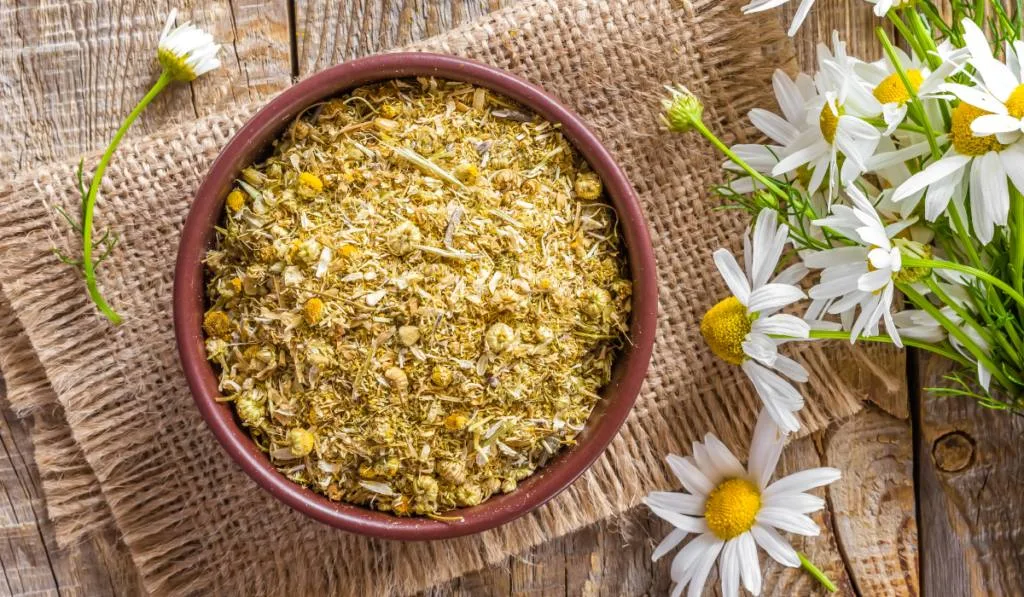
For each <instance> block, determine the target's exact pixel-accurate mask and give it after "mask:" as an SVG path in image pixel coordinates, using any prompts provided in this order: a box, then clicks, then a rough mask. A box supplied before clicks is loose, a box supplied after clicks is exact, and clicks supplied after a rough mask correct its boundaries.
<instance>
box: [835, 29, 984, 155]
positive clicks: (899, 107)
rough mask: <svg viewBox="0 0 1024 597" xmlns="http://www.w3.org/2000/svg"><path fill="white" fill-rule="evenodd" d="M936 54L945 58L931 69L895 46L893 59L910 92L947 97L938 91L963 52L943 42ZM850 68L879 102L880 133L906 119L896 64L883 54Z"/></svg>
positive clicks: (906, 95) (906, 98)
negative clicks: (883, 126)
mask: <svg viewBox="0 0 1024 597" xmlns="http://www.w3.org/2000/svg"><path fill="white" fill-rule="evenodd" d="M938 55H939V56H943V57H945V59H944V60H943V62H942V63H941V64H940V65H939V66H938V67H937V68H936V69H935V70H934V71H932V70H931V69H930V68H929V67H928V65H927V63H925V62H924V61H923V60H920V59H918V58H916V57H912V56H909V55H907V54H906V53H905V52H904V51H903V50H900V49H899V48H896V59H897V61H898V62H899V64H900V66H901V67H902V68H903V72H904V73H905V74H906V76H907V81H908V82H909V83H910V86H911V88H912V89H913V90H914V93H915V94H917V96H918V97H919V98H921V99H929V98H934V97H941V98H946V97H948V94H944V93H942V91H941V86H942V84H943V83H944V82H945V81H946V79H947V78H948V77H949V76H950V75H952V74H953V73H954V72H956V71H957V70H958V69H959V68H960V67H961V66H962V58H963V57H964V56H965V55H966V54H965V52H964V51H962V50H954V49H953V47H952V45H951V44H949V42H945V43H943V45H942V47H940V48H939V51H938ZM854 68H855V70H856V73H857V75H858V76H859V77H860V80H861V81H862V82H863V84H864V85H865V86H866V87H867V88H868V89H870V91H871V95H873V96H874V97H875V99H876V100H878V101H879V102H880V103H881V105H882V119H883V120H884V121H885V124H886V126H887V128H886V130H885V133H884V134H886V135H889V134H891V133H892V132H893V131H895V130H896V127H898V126H899V125H900V124H901V123H902V122H903V119H904V118H906V116H907V103H908V102H909V101H910V99H911V98H910V93H909V92H908V91H907V86H906V85H904V83H903V80H902V79H901V78H900V75H899V73H898V72H897V70H896V66H895V65H894V64H893V63H892V62H891V61H890V60H889V57H888V56H886V57H885V58H882V59H881V60H878V61H876V62H858V63H856V65H855V67H854ZM931 120H932V121H936V120H937V119H936V118H932V119H931Z"/></svg>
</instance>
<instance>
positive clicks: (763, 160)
mask: <svg viewBox="0 0 1024 597" xmlns="http://www.w3.org/2000/svg"><path fill="white" fill-rule="evenodd" d="M772 88H773V89H774V90H775V99H776V101H777V102H778V104H779V108H781V109H782V115H781V116H780V115H778V114H775V113H774V112H770V111H768V110H764V109H761V108H754V109H753V110H751V111H750V112H749V113H748V116H749V117H750V123H751V124H753V125H754V126H755V127H756V128H757V129H758V130H759V131H761V132H762V133H764V135H765V136H766V137H768V139H770V140H771V141H772V143H771V144H769V145H759V144H754V143H741V144H737V145H733V146H732V147H731V149H732V150H733V152H735V153H736V155H737V156H739V157H740V158H741V159H742V160H743V161H745V162H746V163H747V164H748V165H749V166H750V167H752V168H753V169H754V170H757V171H758V172H760V173H762V174H768V175H770V174H771V173H772V169H773V168H775V164H777V163H778V162H779V156H781V155H782V154H783V152H784V151H785V147H786V146H787V145H789V144H791V143H793V142H794V141H796V139H797V137H799V136H800V133H801V132H802V131H803V129H804V128H806V121H807V104H808V103H809V102H810V101H811V100H813V99H814V98H815V96H816V95H817V92H816V91H815V89H814V79H812V78H811V77H810V76H809V75H807V74H805V73H800V74H799V75H797V76H796V78H795V79H790V78H789V75H787V74H786V73H785V72H783V71H782V70H776V71H775V73H774V74H773V75H772ZM724 167H725V168H726V169H727V170H733V171H736V172H740V171H742V169H741V168H740V167H739V166H737V165H736V164H734V163H733V162H731V161H726V162H725V164H724ZM730 187H731V188H732V190H733V191H735V192H737V193H749V192H751V191H753V190H754V189H755V188H760V187H761V185H760V184H758V183H756V182H755V181H754V180H753V179H752V178H751V177H743V178H738V179H736V180H734V181H733V182H732V184H731V185H730Z"/></svg>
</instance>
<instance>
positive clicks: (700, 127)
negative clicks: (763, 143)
mask: <svg viewBox="0 0 1024 597" xmlns="http://www.w3.org/2000/svg"><path fill="white" fill-rule="evenodd" d="M693 128H695V129H697V131H698V132H699V133H700V134H701V135H704V138H705V139H707V140H708V141H710V142H711V144H712V145H714V146H715V148H716V149H718V151H721V152H722V153H723V154H724V155H725V157H727V158H729V161H731V162H732V163H734V164H736V165H737V166H739V167H740V168H743V171H744V172H746V173H747V174H749V175H750V176H751V177H752V178H753V179H754V180H756V181H758V182H759V183H761V184H763V185H764V186H765V187H767V188H768V190H769V191H771V192H773V193H775V194H776V195H778V196H779V197H780V198H781V199H788V198H789V195H788V194H786V193H785V192H784V191H783V190H782V189H780V188H779V187H778V186H776V184H775V183H774V182H772V181H771V180H769V179H768V178H767V177H766V176H765V175H764V174H761V173H760V172H758V171H757V170H754V169H753V168H751V167H750V164H748V163H746V162H744V161H743V160H742V159H740V157H739V156H738V155H736V153H735V152H733V150H731V149H729V146H727V145H726V144H725V143H722V141H721V140H720V139H719V138H718V137H716V136H715V134H714V133H712V132H711V130H710V129H709V128H708V127H707V126H705V124H704V123H703V122H701V121H700V120H694V121H693Z"/></svg>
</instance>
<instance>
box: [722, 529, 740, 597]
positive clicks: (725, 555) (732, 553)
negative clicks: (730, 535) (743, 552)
mask: <svg viewBox="0 0 1024 597" xmlns="http://www.w3.org/2000/svg"><path fill="white" fill-rule="evenodd" d="M718 570H719V575H720V576H721V577H722V597H739V594H740V554H739V542H738V541H737V540H736V539H730V540H729V541H726V543H725V546H724V547H723V548H722V559H721V561H720V562H719V563H718Z"/></svg>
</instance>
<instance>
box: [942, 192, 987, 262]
mask: <svg viewBox="0 0 1024 597" xmlns="http://www.w3.org/2000/svg"><path fill="white" fill-rule="evenodd" d="M949 215H950V219H952V220H953V227H954V228H956V233H957V236H959V237H960V243H961V244H962V245H963V246H964V250H965V251H967V256H968V257H969V258H970V260H971V263H973V264H974V267H977V268H981V258H980V257H978V252H977V251H976V250H975V249H974V240H973V239H972V238H971V235H970V234H968V233H967V226H965V225H964V219H963V218H962V217H960V210H959V209H957V206H956V205H953V206H952V209H950V210H949Z"/></svg>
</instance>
